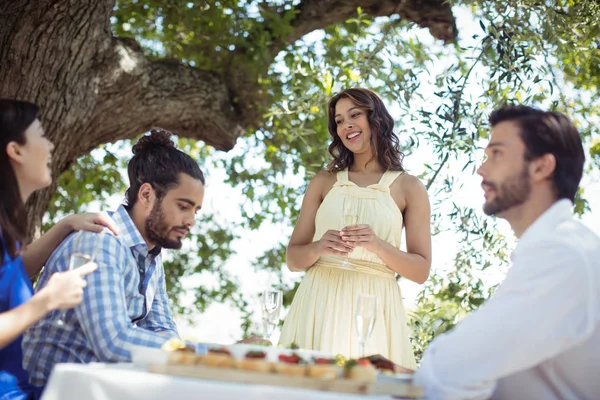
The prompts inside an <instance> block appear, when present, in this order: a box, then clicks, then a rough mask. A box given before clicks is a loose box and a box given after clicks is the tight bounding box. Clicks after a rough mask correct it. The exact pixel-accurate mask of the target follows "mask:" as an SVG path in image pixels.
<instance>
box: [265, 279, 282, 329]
mask: <svg viewBox="0 0 600 400" xmlns="http://www.w3.org/2000/svg"><path fill="white" fill-rule="evenodd" d="M282 304H283V292H282V291H281V290H275V289H267V290H265V291H264V292H263V295H262V321H263V329H264V334H265V338H266V339H267V340H269V341H271V337H272V336H273V333H274V332H275V328H276V327H277V325H279V318H280V314H281V305H282Z"/></svg>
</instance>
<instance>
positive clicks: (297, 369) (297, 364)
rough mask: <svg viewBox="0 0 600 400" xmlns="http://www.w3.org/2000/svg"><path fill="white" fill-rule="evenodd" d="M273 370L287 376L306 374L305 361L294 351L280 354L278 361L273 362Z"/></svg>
mask: <svg viewBox="0 0 600 400" xmlns="http://www.w3.org/2000/svg"><path fill="white" fill-rule="evenodd" d="M275 372H277V373H279V374H283V375H289V376H304V375H306V363H305V361H304V360H303V359H302V358H300V357H299V356H298V354H296V353H292V354H290V355H285V354H280V355H279V362H278V363H276V364H275Z"/></svg>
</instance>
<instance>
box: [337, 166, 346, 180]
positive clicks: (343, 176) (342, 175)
mask: <svg viewBox="0 0 600 400" xmlns="http://www.w3.org/2000/svg"><path fill="white" fill-rule="evenodd" d="M335 177H336V179H337V181H338V182H340V181H347V180H348V169H347V168H346V169H343V170H341V171H339V172H338V173H337V174H335Z"/></svg>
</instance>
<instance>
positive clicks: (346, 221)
mask: <svg viewBox="0 0 600 400" xmlns="http://www.w3.org/2000/svg"><path fill="white" fill-rule="evenodd" d="M357 223H358V215H354V214H344V215H342V224H343V225H344V226H343V227H342V229H343V228H345V227H347V226H352V225H356V224H357ZM348 256H349V254H346V259H345V260H344V262H343V263H342V264H341V265H340V266H341V267H342V268H348V269H352V268H353V267H352V266H351V265H350V260H349V258H348Z"/></svg>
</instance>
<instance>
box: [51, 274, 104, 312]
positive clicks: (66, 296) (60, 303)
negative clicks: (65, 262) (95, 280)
mask: <svg viewBox="0 0 600 400" xmlns="http://www.w3.org/2000/svg"><path fill="white" fill-rule="evenodd" d="M96 268H98V266H97V265H96V263H93V262H88V263H86V265H83V266H81V267H79V268H77V269H74V270H72V271H65V272H56V273H54V274H52V276H51V277H50V279H49V280H48V283H47V284H46V286H45V287H44V288H43V289H42V290H40V293H44V296H46V297H47V302H46V304H47V307H48V311H52V310H67V309H69V308H73V307H75V306H77V305H79V303H81V301H82V300H83V288H85V287H86V286H87V282H86V281H85V279H83V278H84V277H85V276H86V275H89V274H91V273H92V272H94V271H95V270H96Z"/></svg>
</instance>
